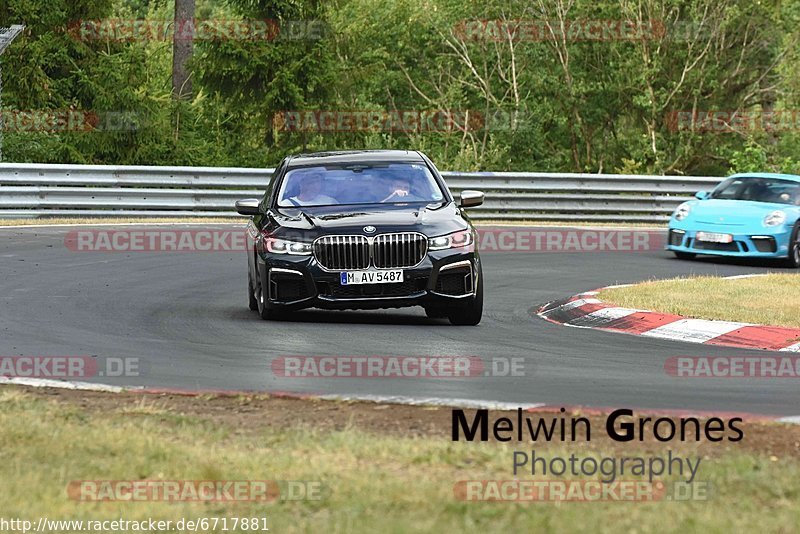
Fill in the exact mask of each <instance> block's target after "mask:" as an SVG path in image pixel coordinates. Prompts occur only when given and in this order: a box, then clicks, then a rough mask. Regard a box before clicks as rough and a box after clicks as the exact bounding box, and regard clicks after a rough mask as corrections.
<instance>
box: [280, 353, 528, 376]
mask: <svg viewBox="0 0 800 534" xmlns="http://www.w3.org/2000/svg"><path fill="white" fill-rule="evenodd" d="M272 373H273V374H274V375H275V376H278V377H281V378H431V379H437V378H470V377H471V378H475V377H482V376H524V375H525V360H524V359H523V358H504V357H493V358H491V360H488V361H487V362H484V361H483V360H482V359H481V358H479V357H478V356H281V357H279V358H275V359H274V360H272Z"/></svg>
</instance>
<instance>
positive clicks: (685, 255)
mask: <svg viewBox="0 0 800 534" xmlns="http://www.w3.org/2000/svg"><path fill="white" fill-rule="evenodd" d="M674 252H675V257H676V258H678V259H679V260H693V259H695V257H696V256H697V254H695V253H693V252H678V251H677V250H676V251H674Z"/></svg>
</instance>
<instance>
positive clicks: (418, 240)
mask: <svg viewBox="0 0 800 534" xmlns="http://www.w3.org/2000/svg"><path fill="white" fill-rule="evenodd" d="M426 252H428V239H427V238H426V237H425V236H423V235H422V234H414V233H410V232H404V233H400V234H383V235H379V236H377V237H376V238H375V241H374V243H373V245H372V258H373V263H374V264H375V267H378V268H379V269H396V268H399V267H413V266H414V265H416V264H418V263H419V262H421V261H422V258H424V257H425V253H426Z"/></svg>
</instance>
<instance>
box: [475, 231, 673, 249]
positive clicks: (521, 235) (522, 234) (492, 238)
mask: <svg viewBox="0 0 800 534" xmlns="http://www.w3.org/2000/svg"><path fill="white" fill-rule="evenodd" d="M665 242H666V240H665V235H664V232H661V231H653V230H614V229H596V230H595V229H561V228H553V229H548V228H509V227H498V228H481V229H479V230H478V250H480V251H481V252H646V251H651V250H663V248H664V244H665Z"/></svg>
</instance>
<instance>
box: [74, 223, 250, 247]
mask: <svg viewBox="0 0 800 534" xmlns="http://www.w3.org/2000/svg"><path fill="white" fill-rule="evenodd" d="M64 245H65V246H66V247H67V248H68V249H69V250H71V251H73V252H241V251H244V250H247V234H246V233H245V230H243V229H241V228H237V229H231V230H164V229H135V230H72V231H70V232H69V233H67V235H66V237H65V238H64Z"/></svg>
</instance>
